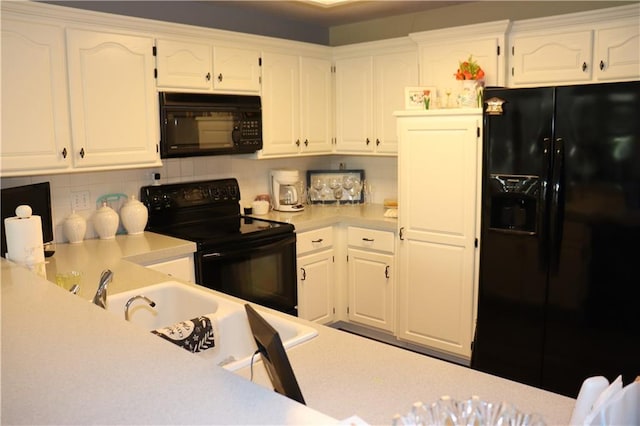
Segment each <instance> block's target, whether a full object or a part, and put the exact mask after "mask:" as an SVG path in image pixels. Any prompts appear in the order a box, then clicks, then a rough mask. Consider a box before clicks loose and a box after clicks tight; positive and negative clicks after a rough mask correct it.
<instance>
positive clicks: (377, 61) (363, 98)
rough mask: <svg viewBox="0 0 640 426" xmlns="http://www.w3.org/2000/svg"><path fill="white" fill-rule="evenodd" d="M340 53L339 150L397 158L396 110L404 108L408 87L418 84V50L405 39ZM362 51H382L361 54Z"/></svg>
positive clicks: (336, 62) (337, 94) (337, 92)
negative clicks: (395, 156) (399, 41)
mask: <svg viewBox="0 0 640 426" xmlns="http://www.w3.org/2000/svg"><path fill="white" fill-rule="evenodd" d="M338 49H339V50H338V54H337V56H336V58H337V59H336V61H335V64H336V114H335V116H336V136H337V140H336V148H335V151H336V152H338V153H351V154H375V155H396V153H397V146H398V140H397V136H396V127H395V119H394V118H393V111H397V110H400V109H404V89H405V87H409V86H416V85H417V84H418V57H417V50H416V48H415V46H414V45H412V46H410V47H409V48H407V42H406V41H402V42H401V44H400V43H397V42H394V43H392V44H391V45H389V44H388V43H386V42H385V43H377V44H376V43H365V44H364V46H361V45H350V46H346V47H344V48H338ZM363 50H364V52H365V53H366V52H367V51H371V50H373V51H375V50H378V52H377V53H374V54H369V55H364V56H363Z"/></svg>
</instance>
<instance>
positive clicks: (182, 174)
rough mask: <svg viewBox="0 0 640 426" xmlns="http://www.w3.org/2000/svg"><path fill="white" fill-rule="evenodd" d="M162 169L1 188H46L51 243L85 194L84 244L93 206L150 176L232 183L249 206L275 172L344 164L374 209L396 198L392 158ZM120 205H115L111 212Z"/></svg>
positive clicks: (134, 189) (91, 234)
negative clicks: (363, 184) (370, 193)
mask: <svg viewBox="0 0 640 426" xmlns="http://www.w3.org/2000/svg"><path fill="white" fill-rule="evenodd" d="M163 163H164V165H163V167H162V168H161V169H134V170H125V171H112V172H92V173H72V174H60V175H45V176H29V177H18V178H4V179H2V180H1V181H0V185H1V186H2V187H3V188H8V187H13V186H20V185H27V184H31V183H38V182H47V181H48V182H50V184H51V199H52V214H53V225H54V238H55V241H56V242H65V241H66V240H65V238H64V235H63V232H62V223H63V222H64V219H65V218H66V217H67V216H68V215H69V214H70V213H71V195H72V193H74V192H80V191H89V194H90V195H89V199H90V200H91V207H90V209H88V210H80V211H76V213H78V214H80V215H81V216H83V217H85V218H86V219H87V222H88V226H87V235H86V237H85V238H97V234H96V233H95V231H94V229H93V226H92V224H91V216H92V214H93V213H94V212H95V209H96V207H97V205H96V200H97V199H98V198H99V197H101V196H103V195H105V194H115V193H122V194H126V195H128V196H130V195H136V196H139V194H140V187H142V186H145V185H150V184H151V183H152V181H151V174H152V173H153V172H158V173H160V174H161V183H175V182H187V181H195V180H209V179H220V178H229V177H235V178H236V179H238V183H239V184H240V194H241V196H242V200H243V201H245V200H249V201H250V200H252V199H253V198H254V197H255V196H256V195H257V194H262V193H268V192H269V188H268V173H269V170H270V169H274V168H281V167H287V168H296V169H298V170H300V175H301V177H302V178H304V177H305V176H306V171H307V170H310V169H311V170H314V169H338V168H339V165H340V163H343V164H344V165H345V166H346V168H349V169H364V170H365V177H366V179H367V180H368V181H369V182H371V184H372V185H373V187H374V198H373V202H374V203H382V202H383V200H384V199H385V198H396V197H397V181H398V179H397V159H396V158H395V157H393V158H389V157H384V158H382V157H351V156H320V157H304V158H295V159H277V160H253V159H248V158H242V157H240V156H233V157H232V156H215V157H194V158H181V159H171V160H164V161H163ZM124 201H125V199H124V198H123V199H122V201H120V202H114V203H113V204H112V207H113V208H114V209H116V210H118V208H119V207H120V206H121V204H122V203H123V202H124Z"/></svg>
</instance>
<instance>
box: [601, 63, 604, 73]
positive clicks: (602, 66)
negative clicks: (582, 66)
mask: <svg viewBox="0 0 640 426" xmlns="http://www.w3.org/2000/svg"><path fill="white" fill-rule="evenodd" d="M602 70H604V61H600V71H602Z"/></svg>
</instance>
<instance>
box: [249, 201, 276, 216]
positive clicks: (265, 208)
mask: <svg viewBox="0 0 640 426" xmlns="http://www.w3.org/2000/svg"><path fill="white" fill-rule="evenodd" d="M270 207H271V206H270V205H269V202H268V201H265V200H256V201H254V202H253V203H251V208H252V209H253V214H258V215H263V214H267V213H269V208H270Z"/></svg>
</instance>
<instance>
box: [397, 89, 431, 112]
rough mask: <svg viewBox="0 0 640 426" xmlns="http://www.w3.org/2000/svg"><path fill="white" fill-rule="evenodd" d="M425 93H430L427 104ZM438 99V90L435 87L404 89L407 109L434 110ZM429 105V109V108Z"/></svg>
mask: <svg viewBox="0 0 640 426" xmlns="http://www.w3.org/2000/svg"><path fill="white" fill-rule="evenodd" d="M425 92H428V96H429V99H428V102H427V103H426V104H425V99H424V98H425ZM435 97H436V88H435V87H433V86H413V87H405V88H404V107H405V109H412V110H415V109H422V110H425V109H433V108H435V105H434V102H435ZM427 105H428V108H427Z"/></svg>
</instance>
